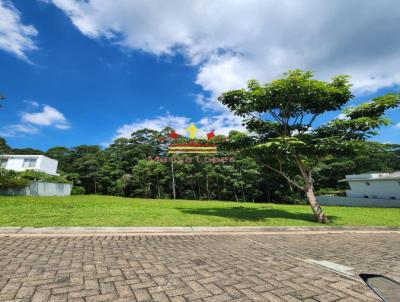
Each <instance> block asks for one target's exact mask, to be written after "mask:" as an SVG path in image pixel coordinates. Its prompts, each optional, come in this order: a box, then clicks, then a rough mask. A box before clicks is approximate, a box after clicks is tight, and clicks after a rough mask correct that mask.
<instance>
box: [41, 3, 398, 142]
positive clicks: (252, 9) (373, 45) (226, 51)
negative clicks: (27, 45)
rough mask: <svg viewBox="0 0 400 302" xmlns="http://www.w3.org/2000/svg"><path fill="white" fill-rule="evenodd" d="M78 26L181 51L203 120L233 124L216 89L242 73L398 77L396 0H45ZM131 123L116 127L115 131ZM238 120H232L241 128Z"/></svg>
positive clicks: (236, 84) (357, 88)
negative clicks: (197, 88) (302, 72)
mask: <svg viewBox="0 0 400 302" xmlns="http://www.w3.org/2000/svg"><path fill="white" fill-rule="evenodd" d="M47 2H51V3H53V4H54V5H55V6H57V7H58V8H60V9H61V10H63V11H64V12H65V13H66V14H67V15H68V16H69V18H70V19H71V21H72V22H73V24H74V25H75V26H76V27H77V28H78V29H79V30H80V31H81V33H82V34H84V35H86V36H87V37H89V38H92V39H105V40H108V41H109V42H110V43H111V44H113V45H119V46H120V47H122V48H124V50H140V51H144V52H147V53H150V54H154V55H157V56H173V55H176V54H179V55H183V56H184V57H185V58H186V60H187V62H188V64H190V65H192V66H194V67H196V68H197V69H198V72H197V77H196V80H195V82H196V83H197V84H198V85H200V86H201V87H202V88H203V90H204V91H203V93H201V94H198V95H197V96H196V103H197V104H198V105H199V106H200V107H201V108H202V109H203V110H205V111H206V112H207V114H208V115H211V116H208V117H205V118H204V119H203V121H207V123H215V126H219V127H220V128H224V127H226V125H229V126H232V127H234V128H235V127H237V128H239V126H240V122H239V121H238V119H237V118H233V117H230V116H229V113H228V111H227V109H226V108H225V107H224V106H222V105H221V104H220V103H219V102H218V101H217V97H218V96H219V95H220V94H221V92H223V91H226V90H229V89H235V88H242V87H244V86H245V85H246V82H247V80H249V79H251V78H256V79H258V80H260V81H261V82H265V81H270V80H273V79H275V78H277V77H279V76H281V74H282V73H284V72H286V71H287V70H289V69H295V68H301V69H307V70H313V71H315V73H316V76H317V77H318V78H321V79H324V80H328V79H329V78H331V77H332V76H335V75H337V74H349V75H351V76H352V79H351V81H352V83H354V92H355V93H357V94H363V93H368V92H373V91H376V90H377V89H380V88H383V87H389V86H392V85H398V84H399V83H400V39H396V38H395V37H397V36H398V27H399V24H400V14H399V13H398V12H399V11H400V1H397V0H383V1H362V0H336V1H329V2H327V1H320V0H307V1H293V0H281V1H275V0H231V1H225V0H214V1H202V0H191V1H187V0H174V1H163V0H154V1H139V0H114V1H109V0H87V1H78V0H47ZM158 120H159V118H155V119H153V120H146V121H143V122H141V123H142V124H140V123H133V124H129V125H124V126H122V127H121V128H120V129H118V133H117V136H120V135H126V134H130V132H131V130H132V129H137V128H135V127H142V126H145V122H147V123H151V122H153V123H154V122H155V121H157V123H159V121H158ZM240 127H241V126H240Z"/></svg>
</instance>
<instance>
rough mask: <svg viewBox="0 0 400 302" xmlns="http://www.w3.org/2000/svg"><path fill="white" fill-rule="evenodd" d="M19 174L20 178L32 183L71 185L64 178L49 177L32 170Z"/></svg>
mask: <svg viewBox="0 0 400 302" xmlns="http://www.w3.org/2000/svg"><path fill="white" fill-rule="evenodd" d="M19 174H20V175H21V177H22V178H25V179H29V180H34V181H41V182H51V183H61V184H69V183H71V182H70V181H69V180H67V179H66V178H65V177H64V176H56V175H49V174H46V173H43V172H38V171H33V170H26V171H24V172H20V173H19Z"/></svg>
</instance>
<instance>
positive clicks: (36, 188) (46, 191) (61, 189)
mask: <svg viewBox="0 0 400 302" xmlns="http://www.w3.org/2000/svg"><path fill="white" fill-rule="evenodd" d="M71 190H72V184H59V183H50V182H37V181H34V182H32V183H31V184H30V185H29V186H28V187H25V188H16V189H3V190H0V195H8V196H68V195H71Z"/></svg>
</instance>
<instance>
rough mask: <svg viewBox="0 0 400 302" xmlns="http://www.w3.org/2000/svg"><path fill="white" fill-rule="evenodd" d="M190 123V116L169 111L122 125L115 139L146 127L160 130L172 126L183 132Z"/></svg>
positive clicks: (128, 135)
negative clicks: (172, 113) (176, 114)
mask: <svg viewBox="0 0 400 302" xmlns="http://www.w3.org/2000/svg"><path fill="white" fill-rule="evenodd" d="M189 123H190V118H188V117H184V116H175V115H171V114H170V113H168V112H167V114H166V115H164V116H157V117H155V118H153V119H145V120H139V121H136V122H134V123H131V124H125V125H122V126H121V127H120V128H118V129H117V134H116V136H115V137H114V139H115V138H118V137H130V136H131V133H132V132H135V131H137V130H140V129H144V128H147V129H151V130H156V131H160V130H162V129H164V128H165V127H171V128H172V129H176V130H177V131H178V132H181V130H182V129H185V128H186V127H187V126H188V124H189ZM181 133H182V132H181Z"/></svg>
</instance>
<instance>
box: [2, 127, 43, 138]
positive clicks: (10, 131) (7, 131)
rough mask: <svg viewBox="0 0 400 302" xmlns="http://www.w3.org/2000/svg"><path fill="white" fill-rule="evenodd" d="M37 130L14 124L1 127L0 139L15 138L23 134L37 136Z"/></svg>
mask: <svg viewBox="0 0 400 302" xmlns="http://www.w3.org/2000/svg"><path fill="white" fill-rule="evenodd" d="M38 132H39V129H38V128H37V127H34V126H32V125H29V124H15V125H8V126H5V127H3V128H2V129H1V130H0V137H1V136H3V137H15V136H19V135H24V134H37V133H38Z"/></svg>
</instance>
